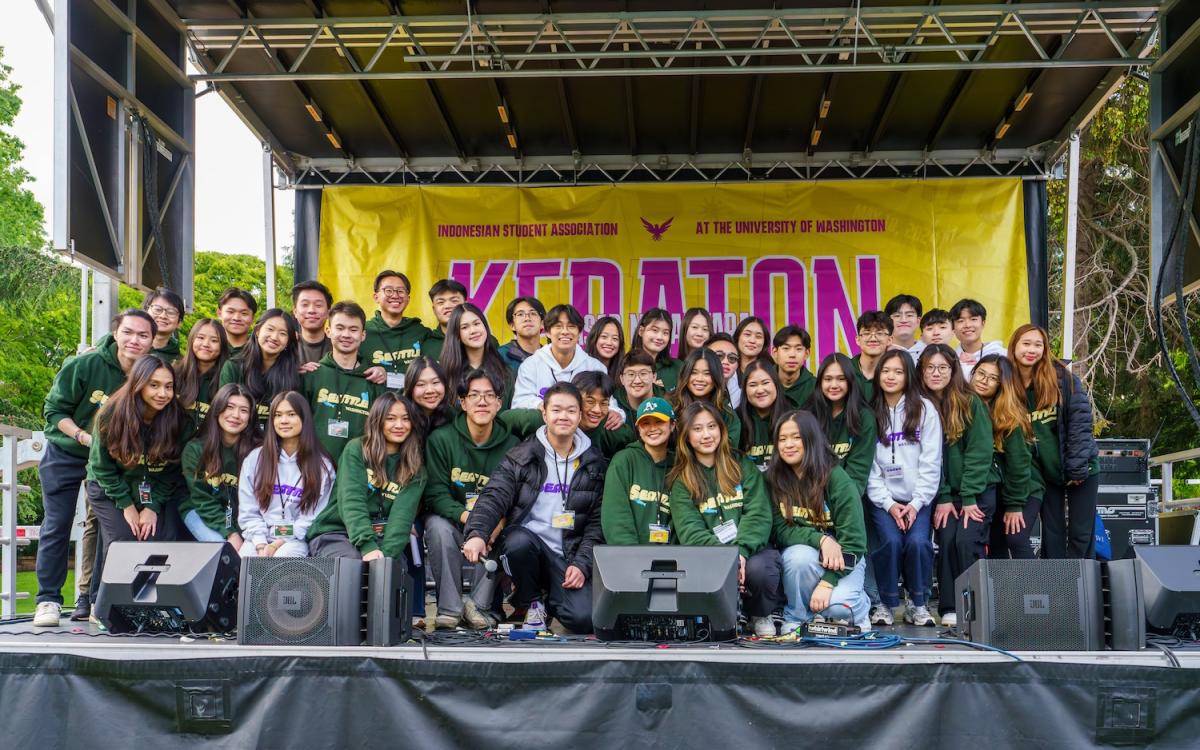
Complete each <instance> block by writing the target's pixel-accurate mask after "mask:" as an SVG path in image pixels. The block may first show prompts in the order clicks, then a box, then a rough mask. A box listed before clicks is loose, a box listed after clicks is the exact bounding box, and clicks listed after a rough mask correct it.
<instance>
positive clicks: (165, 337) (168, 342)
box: [142, 286, 185, 365]
mask: <svg viewBox="0 0 1200 750" xmlns="http://www.w3.org/2000/svg"><path fill="white" fill-rule="evenodd" d="M142 309H143V310H145V311H146V312H148V313H150V317H152V318H154V323H155V325H157V326H158V329H157V330H158V332H157V333H155V334H154V346H152V347H151V348H150V353H151V354H157V355H158V356H159V357H161V358H162V359H163V360H164V361H165V362H166V363H167V364H169V365H173V364H175V362H176V360H178V359H179V326H180V324H181V323H183V316H184V313H185V311H184V306H183V297H180V296H179V295H178V294H176V293H175V292H173V291H171V290H170V289H167V288H166V287H165V286H160V287H158V288H157V289H153V290H151V291H149V292H146V297H145V299H144V300H143V301H142Z"/></svg>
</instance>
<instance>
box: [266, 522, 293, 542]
mask: <svg viewBox="0 0 1200 750" xmlns="http://www.w3.org/2000/svg"><path fill="white" fill-rule="evenodd" d="M271 533H272V534H274V535H275V536H276V537H283V538H285V539H288V538H291V537H293V536H295V535H296V527H295V526H293V525H292V524H290V523H287V524H279V525H278V526H272V527H271Z"/></svg>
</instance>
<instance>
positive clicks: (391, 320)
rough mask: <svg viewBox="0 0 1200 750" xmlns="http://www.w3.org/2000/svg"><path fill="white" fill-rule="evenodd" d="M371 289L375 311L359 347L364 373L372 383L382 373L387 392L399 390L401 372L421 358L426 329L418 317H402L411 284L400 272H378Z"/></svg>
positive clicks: (409, 295)
mask: <svg viewBox="0 0 1200 750" xmlns="http://www.w3.org/2000/svg"><path fill="white" fill-rule="evenodd" d="M374 288H375V296H374V299H375V304H377V305H379V310H378V312H376V313H375V317H373V318H371V319H370V320H369V321H367V335H366V338H365V339H363V343H362V347H361V350H362V356H363V361H364V362H366V363H367V364H368V366H369V367H370V370H369V371H368V372H367V373H366V374H367V375H369V376H371V377H372V382H374V378H375V377H376V376H377V375H378V373H383V374H384V375H385V377H386V385H387V387H388V390H390V391H399V390H403V389H404V373H405V372H407V370H408V366H409V364H411V363H412V361H413V360H414V359H416V358H417V357H419V356H421V353H422V352H421V346H422V343H423V342H424V341H425V337H426V336H428V335H429V329H428V328H426V327H425V326H424V324H422V323H421V320H420V319H419V318H406V317H404V311H405V310H407V309H408V303H409V300H410V298H411V294H412V284H411V283H410V282H409V280H408V277H407V276H405V275H404V274H403V273H401V272H399V271H392V270H386V271H380V272H379V273H378V274H377V275H376V276H375V287H374ZM433 359H435V360H436V359H437V357H433ZM375 368H378V370H376V369H375Z"/></svg>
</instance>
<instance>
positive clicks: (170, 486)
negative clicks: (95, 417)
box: [87, 420, 191, 513]
mask: <svg viewBox="0 0 1200 750" xmlns="http://www.w3.org/2000/svg"><path fill="white" fill-rule="evenodd" d="M147 439H148V436H147V435H146V434H145V431H143V433H142V445H143V446H145V444H146V441H147ZM190 439H191V420H184V424H183V430H182V434H181V435H180V440H181V441H183V442H184V443H185V444H186V442H187V441H188V440H190ZM106 442H107V441H106V440H105V438H104V426H103V425H100V424H97V429H96V432H95V434H94V435H93V439H92V447H91V450H90V451H89V453H88V465H87V478H88V479H89V480H91V481H93V482H95V483H96V484H98V485H100V489H102V490H104V494H105V495H107V496H108V497H109V498H110V499H111V500H112V501H113V503H114V504H116V506H117V508H118V509H120V510H124V509H125V508H128V507H129V506H130V505H132V506H134V507H135V508H137V509H138V510H141V509H142V508H149V509H150V510H152V511H154V512H155V513H161V512H162V510H163V508H164V507H166V505H167V503H169V502H171V501H172V500H175V499H176V498H179V497H182V496H183V495H184V494H186V493H187V485H186V484H185V483H184V481H183V472H182V470H181V468H180V466H179V460H175V461H168V462H165V463H159V464H147V463H146V456H145V451H144V449H143V454H142V456H140V457H139V459H138V462H137V463H136V464H134V465H133V466H130V467H126V466H122V465H121V464H118V463H117V461H116V459H114V458H113V457H112V455H110V454H109V452H108V446H107V445H106V444H105V443H106ZM143 482H145V483H146V485H148V487H149V492H148V497H145V498H143V497H142V493H141V488H140V487H141V485H142V483H143Z"/></svg>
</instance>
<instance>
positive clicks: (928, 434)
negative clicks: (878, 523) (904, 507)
mask: <svg viewBox="0 0 1200 750" xmlns="http://www.w3.org/2000/svg"><path fill="white" fill-rule="evenodd" d="M921 406H922V407H924V409H923V411H922V415H921V426H920V427H919V428H918V430H917V442H915V443H912V442H909V441H908V440H906V439H905V438H904V434H903V430H904V416H905V414H906V413H907V409H906V407H905V404H904V398H903V397H902V398H901V399H900V401H899V402H898V403H897V404H896V405H895V406H894V407H892V409H891V410H890V411H891V414H890V416H889V417H888V421H889V424H887V425H885V426H882V427H881V428H880V435H881V436H882V435H889V436H890V437H891V445H884V444H883V443H882V442H877V443H875V461H874V463H872V464H871V474H870V475H869V476H868V477H867V499H869V500H870V501H871V502H872V503H874V504H875V505H876V507H879V508H882V509H883V510H888V509H890V508H891V507H892V506H893V505H895V504H896V503H897V502H907V503H910V504H911V505H913V506H914V507H915V508H916V509H917V510H921V508H923V507H925V506H926V505H929V504H930V503H932V502H933V499H934V497H935V496H937V491H938V485H940V484H941V481H942V420H941V417H939V416H938V413H937V408H936V407H935V406H934V405H933V403H932V402H930V401H929V399H926V398H923V399H921ZM892 464H895V465H898V466H900V467H901V468H900V476H898V477H897V476H888V472H887V471H885V469H884V467H886V466H889V465H892Z"/></svg>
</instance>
